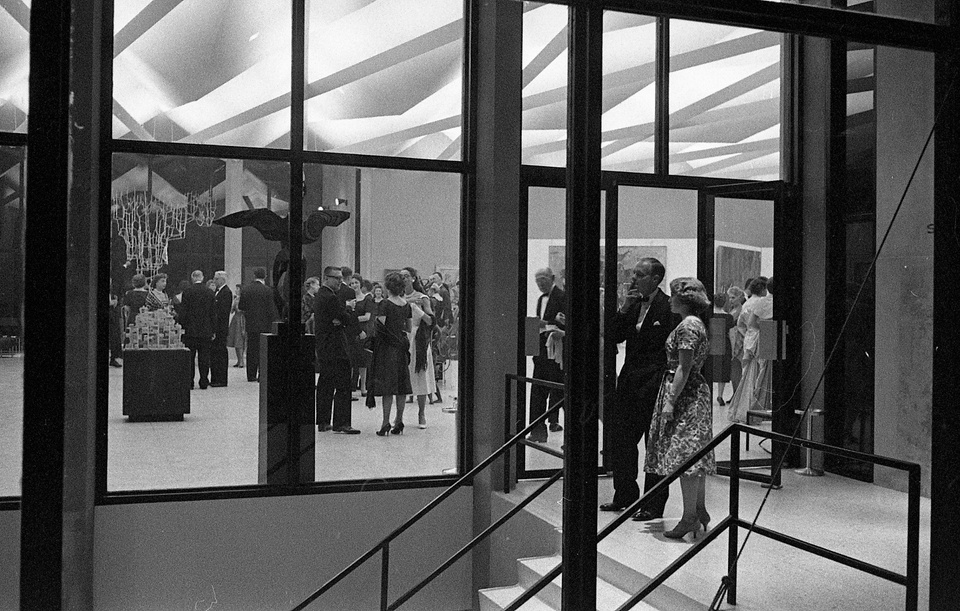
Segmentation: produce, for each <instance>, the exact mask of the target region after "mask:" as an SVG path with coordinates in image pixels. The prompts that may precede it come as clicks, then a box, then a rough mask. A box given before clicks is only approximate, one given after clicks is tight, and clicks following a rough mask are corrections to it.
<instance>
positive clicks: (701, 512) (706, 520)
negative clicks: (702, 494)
mask: <svg viewBox="0 0 960 611" xmlns="http://www.w3.org/2000/svg"><path fill="white" fill-rule="evenodd" d="M697 519H698V520H700V523H701V524H703V532H707V530H709V529H710V514H709V513H707V510H706V508H703V509H697Z"/></svg>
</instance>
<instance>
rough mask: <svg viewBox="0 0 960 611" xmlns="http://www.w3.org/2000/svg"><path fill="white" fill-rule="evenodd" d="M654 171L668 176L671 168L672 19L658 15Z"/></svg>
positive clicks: (658, 174)
mask: <svg viewBox="0 0 960 611" xmlns="http://www.w3.org/2000/svg"><path fill="white" fill-rule="evenodd" d="M656 45H657V46H656V67H655V77H654V82H655V86H654V87H655V90H656V92H655V96H656V98H655V101H654V128H653V133H654V136H653V171H654V174H656V175H657V176H666V175H667V174H668V173H669V168H670V20H669V19H667V18H666V17H657V42H656Z"/></svg>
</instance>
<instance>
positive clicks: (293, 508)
mask: <svg viewBox="0 0 960 611" xmlns="http://www.w3.org/2000/svg"><path fill="white" fill-rule="evenodd" d="M440 491H441V489H439V488H427V489H411V490H390V491H383V492H354V493H346V494H327V495H301V496H285V497H267V498H254V499H232V500H217V501H192V502H171V503H148V504H135V505H110V506H100V507H97V515H96V533H97V537H96V554H95V556H96V558H95V578H94V579H95V582H94V588H95V601H96V606H95V609H96V610H97V611H107V610H112V609H116V610H118V611H120V610H122V611H135V610H143V611H148V610H149V611H156V610H159V609H217V610H224V611H226V610H247V609H251V610H252V609H257V610H274V609H275V610H277V611H280V610H283V611H286V610H288V609H290V608H291V607H293V606H294V605H295V604H297V603H299V602H301V601H302V600H303V599H304V598H306V597H307V596H308V595H309V594H311V593H312V592H313V591H314V590H315V589H316V588H318V587H320V586H321V585H322V584H323V583H325V582H326V581H327V580H328V579H329V578H331V577H333V576H334V575H336V574H337V573H338V572H339V571H340V570H341V569H343V568H344V567H346V566H347V565H348V564H349V563H351V562H352V561H354V560H355V559H356V558H357V557H359V556H360V555H361V554H363V553H364V552H366V551H367V550H368V549H369V548H370V547H372V546H373V545H374V544H376V543H377V542H379V541H380V540H381V539H382V538H383V537H384V536H385V535H387V534H389V533H390V532H391V531H392V530H393V529H394V528H396V527H397V526H399V525H400V524H401V523H402V522H403V521H404V520H406V519H407V518H408V517H409V516H410V515H412V514H413V513H415V512H416V511H418V510H419V509H420V508H422V507H423V506H424V505H426V504H427V503H428V502H430V500H432V499H433V498H434V497H435V496H436V495H437V494H439V493H440ZM471 504H472V493H471V491H470V490H469V489H461V490H460V491H458V492H457V493H456V494H454V495H453V496H452V497H451V498H450V499H448V500H447V501H446V502H444V503H443V504H441V505H440V506H439V507H438V508H437V509H435V510H434V511H433V512H432V513H431V514H429V515H428V516H427V517H426V518H424V520H423V521H422V522H421V523H420V524H418V525H415V526H413V527H411V529H410V530H409V531H407V532H406V533H404V534H403V535H401V536H400V538H398V539H397V541H396V543H395V544H393V545H391V547H390V596H391V600H394V599H395V598H396V597H397V596H399V595H400V594H402V593H403V592H405V591H406V590H407V589H409V588H410V587H412V586H413V585H415V584H416V583H417V581H419V580H420V579H421V578H422V577H424V576H425V575H427V574H428V573H429V572H430V571H432V570H433V569H434V568H435V567H436V566H438V565H439V564H440V563H441V562H442V561H443V560H445V559H446V558H447V557H449V556H450V555H452V554H453V553H454V552H455V551H456V550H457V549H459V548H460V547H461V546H463V545H464V544H465V543H466V542H467V541H469V538H470V529H471ZM13 513H14V512H9V513H8V514H3V515H2V516H0V525H2V527H3V528H4V530H3V533H2V534H3V536H4V537H6V535H7V533H8V532H10V529H8V528H7V524H6V522H7V521H11V520H10V518H12V514H13ZM11 528H12V527H11ZM4 540H8V539H6V538H5V539H4ZM8 547H10V546H7V545H3V546H0V549H3V550H4V551H2V552H0V554H3V555H6V554H7V553H8V552H7V551H6V549H7V548H8ZM16 564H17V563H16V562H12V563H4V564H3V565H2V566H3V567H4V568H0V585H2V584H5V583H6V582H7V581H8V580H9V577H8V573H9V572H11V569H8V568H6V567H13V568H12V570H15V567H16ZM379 597H380V555H379V554H377V555H375V556H374V557H373V558H371V559H370V560H368V561H367V562H366V563H365V564H364V565H362V566H361V567H360V569H358V570H357V571H356V572H355V573H354V574H353V575H352V576H350V577H348V578H347V579H346V580H345V581H343V582H341V584H339V585H337V586H336V587H334V588H333V589H332V590H330V591H329V592H328V593H327V594H325V595H324V596H323V597H322V598H321V599H320V601H321V602H319V603H316V604H315V606H314V607H313V608H316V609H337V610H338V611H339V610H343V611H347V610H351V609H357V610H364V611H366V610H369V609H375V608H378V607H379V600H380V598H379ZM472 597H473V592H472V589H471V565H470V558H469V556H468V557H466V558H464V559H461V560H460V561H459V562H458V563H456V564H455V565H454V566H453V567H451V568H450V569H448V570H447V571H446V572H445V573H444V574H443V575H442V576H441V577H439V578H438V579H437V580H436V581H435V582H434V583H433V584H431V585H430V586H428V587H427V588H426V589H425V590H423V591H422V592H421V593H419V594H418V595H417V596H415V597H414V598H413V599H411V600H410V602H409V603H407V604H405V605H404V607H403V608H404V609H411V610H415V609H422V610H425V611H426V610H430V611H432V610H435V609H451V610H463V609H469V608H471V604H472V603H471V600H472ZM3 599H4V600H10V598H9V597H7V596H4V597H3ZM7 605H10V606H7ZM0 608H3V609H6V608H10V609H14V608H16V603H8V602H0Z"/></svg>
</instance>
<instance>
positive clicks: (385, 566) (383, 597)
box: [380, 543, 390, 611]
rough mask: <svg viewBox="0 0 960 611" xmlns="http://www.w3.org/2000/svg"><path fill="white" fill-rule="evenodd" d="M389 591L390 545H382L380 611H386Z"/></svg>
mask: <svg viewBox="0 0 960 611" xmlns="http://www.w3.org/2000/svg"><path fill="white" fill-rule="evenodd" d="M389 590H390V544H389V543H384V544H383V551H382V552H381V555H380V611H387V607H388V606H389V605H388V601H387V595H388V592H389Z"/></svg>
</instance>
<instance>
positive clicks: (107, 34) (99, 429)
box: [94, 2, 122, 503]
mask: <svg viewBox="0 0 960 611" xmlns="http://www.w3.org/2000/svg"><path fill="white" fill-rule="evenodd" d="M113 7H114V3H113V2H104V3H103V5H102V9H101V10H102V12H101V20H102V21H101V25H100V28H101V30H100V36H101V39H100V98H101V100H104V99H106V100H112V99H113V22H114V10H113ZM99 111H100V117H99V120H100V134H99V136H100V175H99V178H98V180H99V190H100V201H99V202H97V203H96V205H97V206H98V207H99V210H98V214H97V235H98V240H97V242H98V245H97V249H98V252H99V253H100V257H99V264H98V266H97V295H98V296H99V297H100V299H99V302H98V303H99V307H98V312H97V319H98V324H97V339H98V341H97V356H98V359H97V390H96V396H97V414H96V437H97V438H96V471H95V478H96V481H95V482H94V503H99V502H100V501H101V500H102V499H103V497H104V496H105V495H106V494H107V469H108V468H109V464H108V460H107V458H108V456H109V447H110V446H109V444H110V439H109V436H108V434H107V429H108V421H109V419H110V410H109V406H108V403H109V384H108V383H107V381H108V377H109V376H108V372H107V359H106V358H105V357H106V354H105V352H108V351H109V350H110V335H109V334H110V328H109V325H110V303H109V301H108V300H107V299H104V295H107V294H109V291H110V282H111V279H112V276H111V272H112V271H113V270H111V269H110V260H111V257H110V249H111V247H112V240H111V239H110V238H111V223H112V219H111V217H110V205H111V202H110V197H109V193H110V192H111V183H112V180H113V172H112V167H113V152H112V151H111V148H110V144H111V142H112V140H113V138H112V134H111V130H110V128H109V126H110V124H111V122H112V121H113V109H112V107H111V105H110V104H105V103H101V104H100V105H99ZM113 290H114V291H116V295H117V299H118V303H117V308H119V307H120V303H119V298H120V293H119V291H120V290H122V287H113ZM104 331H106V333H105V332H104ZM121 343H122V339H121Z"/></svg>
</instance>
